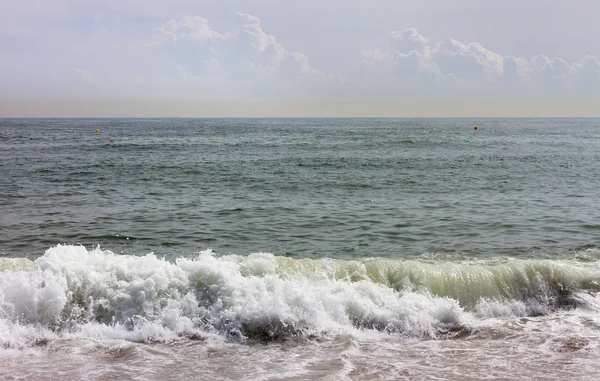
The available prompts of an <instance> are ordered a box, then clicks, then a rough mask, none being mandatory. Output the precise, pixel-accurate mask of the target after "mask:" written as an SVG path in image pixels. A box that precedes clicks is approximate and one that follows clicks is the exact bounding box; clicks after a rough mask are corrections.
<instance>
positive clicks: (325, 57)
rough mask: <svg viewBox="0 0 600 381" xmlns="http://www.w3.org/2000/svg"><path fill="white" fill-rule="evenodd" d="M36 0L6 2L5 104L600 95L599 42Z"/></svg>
mask: <svg viewBox="0 0 600 381" xmlns="http://www.w3.org/2000/svg"><path fill="white" fill-rule="evenodd" d="M1 1H2V0H0V2H1ZM28 1H29V0H24V2H22V3H19V4H20V5H19V7H17V8H14V9H13V10H12V11H11V8H7V7H4V10H5V11H6V12H7V13H5V14H4V15H2V16H0V20H3V21H4V22H3V23H2V26H0V49H2V51H3V52H5V54H6V56H7V57H10V59H5V60H0V100H1V99H4V100H7V99H13V100H15V99H20V100H27V99H31V100H34V99H35V102H38V103H36V104H40V103H39V102H42V100H43V99H67V98H69V99H78V100H81V99H104V100H109V99H113V98H114V99H128V100H130V101H132V102H134V103H135V102H136V101H137V100H140V99H147V100H153V101H156V100H169V101H170V102H175V103H176V102H177V101H178V100H180V101H181V102H184V103H185V102H188V101H206V102H207V103H206V104H213V103H210V102H219V101H245V100H247V101H261V100H264V101H268V102H274V101H276V102H284V103H285V102H292V103H293V102H304V103H303V104H307V105H308V104H313V103H314V102H317V103H318V101H321V100H322V101H326V102H331V104H335V105H336V106H335V107H338V109H342V108H343V106H340V105H341V104H342V103H343V102H344V101H347V102H350V103H347V104H353V105H356V104H357V103H352V102H356V101H361V100H364V101H368V102H377V101H381V102H392V103H393V101H395V100H404V101H409V100H410V101H415V100H427V101H432V102H433V103H432V104H437V105H439V104H440V103H439V102H442V101H446V102H461V101H462V100H474V99H475V100H486V101H490V102H516V103H515V104H518V103H519V102H521V101H523V102H525V101H526V102H529V103H528V104H534V103H535V102H538V101H540V102H547V104H550V102H554V103H552V104H554V105H556V104H560V102H562V101H569V102H572V103H573V104H576V103H577V102H580V103H581V104H584V103H585V104H590V102H592V103H593V102H596V104H597V103H599V102H600V60H599V59H598V58H597V57H598V56H600V52H598V51H597V50H594V49H593V46H590V49H589V52H590V53H595V54H596V55H594V54H587V55H583V56H582V57H580V58H577V56H575V55H571V58H570V59H567V58H561V57H556V56H554V55H552V54H547V55H544V54H531V55H529V56H528V55H526V54H519V55H517V54H512V55H511V52H510V51H503V52H500V51H496V50H499V49H496V50H495V49H493V48H491V47H489V46H486V45H489V44H482V43H479V42H477V41H476V40H477V38H472V39H471V40H469V39H467V38H464V35H463V38H462V39H458V38H453V37H446V36H447V35H452V34H453V33H452V32H448V33H444V34H442V35H441V37H440V35H438V36H437V38H430V37H429V36H426V35H425V34H424V33H421V32H420V31H419V30H418V29H417V28H414V27H408V28H404V27H402V28H399V29H393V28H388V27H385V29H384V28H383V27H382V28H379V29H378V28H375V27H374V26H373V25H370V26H367V25H364V26H362V25H354V28H359V29H361V30H364V35H365V38H364V39H357V34H356V33H355V34H353V35H352V37H350V36H346V35H344V33H343V32H341V31H339V30H336V29H335V28H334V27H333V25H334V24H331V25H332V26H331V29H330V30H329V31H327V32H325V33H323V34H315V33H311V31H310V30H309V29H310V28H311V27H310V25H311V23H310V22H309V21H310V20H304V21H298V22H297V23H296V24H295V25H296V27H295V28H296V29H295V31H294V32H293V33H295V35H296V38H295V39H294V38H290V37H289V34H293V33H292V32H290V33H288V29H287V28H285V27H283V28H282V27H281V24H280V25H279V29H278V28H277V25H278V24H277V21H278V15H276V14H269V13H268V12H265V11H264V10H263V12H261V18H259V17H257V16H256V15H254V14H251V13H243V12H237V13H235V12H232V13H229V14H228V16H227V17H223V16H221V17H217V16H215V14H217V13H218V12H216V11H215V10H214V9H212V10H209V11H210V12H209V13H210V14H211V15H212V16H213V17H208V16H206V14H205V15H203V14H202V12H200V13H196V12H192V13H188V12H185V10H184V9H183V8H181V9H175V8H174V9H173V16H174V17H170V16H169V13H170V8H169V7H166V6H163V5H160V4H159V3H158V2H152V1H150V3H151V4H153V7H154V8H156V7H158V8H156V9H154V8H152V7H150V8H149V9H154V11H152V12H147V13H145V14H144V13H135V9H134V8H135V7H133V6H132V5H131V4H130V3H121V2H116V1H112V0H111V1H109V3H110V6H106V4H105V6H104V7H102V4H103V3H102V2H99V1H98V2H95V3H94V4H95V6H94V7H87V8H86V7H85V6H83V5H79V6H77V7H71V6H67V5H68V4H70V3H69V2H67V1H66V0H64V1H63V0H58V2H57V3H56V4H55V5H54V6H49V5H46V6H45V7H43V8H40V9H37V8H35V7H34V8H35V9H37V10H35V9H34V8H31V9H29V8H28V6H27V4H28ZM136 1H137V0H136ZM232 1H233V0H232ZM84 3H85V2H84ZM150 3H148V4H150ZM180 3H181V2H179V3H178V4H180ZM40 4H41V3H40ZM44 4H45V3H44ZM58 4H63V5H64V6H63V7H60V6H58ZM142 4H145V3H144V2H142V1H138V5H140V6H141V5H142ZM186 4H188V6H187V7H188V8H190V7H194V8H196V10H198V9H201V8H202V6H200V5H198V6H197V7H196V6H194V5H190V4H195V2H192V1H190V2H188V3H186ZM228 4H229V5H230V8H233V9H234V10H235V9H239V5H240V4H237V5H236V6H235V7H233V6H231V4H232V2H229V3H228ZM436 4H437V3H436ZM180 5H181V4H180ZM262 5H265V4H262ZM15 9H16V11H15ZM10 12H13V13H14V14H12V15H11V14H10ZM15 12H16V13H15ZM165 15H167V16H165ZM279 16H281V15H279ZM314 17H317V15H315V16H314ZM315 20H316V19H315ZM315 20H312V21H315ZM321 21H323V20H321ZM348 23H350V20H348V21H347V22H346V24H348ZM421 23H423V22H421ZM343 25H345V24H344V20H343V18H342V19H341V20H336V23H335V26H336V28H341V27H342V26H343ZM299 26H301V27H300V28H299ZM323 28H324V27H323V26H321V30H326V29H323ZM440 29H441V31H442V32H443V30H445V29H444V28H440ZM275 30H278V32H275ZM375 31H376V32H377V34H374V33H375ZM429 32H431V30H429ZM367 35H368V36H367ZM555 35H556V34H553V36H555ZM315 36H317V37H315ZM367 37H368V38H367ZM302 38H304V40H303V39H302ZM315 38H317V39H318V38H322V41H317V40H315ZM473 40H475V41H473ZM557 44H559V42H558V41H557ZM563 44H564V42H563ZM317 45H318V47H319V48H318V49H317V48H313V47H314V46H317ZM492 45H493V44H492ZM544 46H546V47H547V45H544ZM504 48H505V49H506V48H507V46H504ZM508 48H510V46H509V47H508ZM573 57H575V59H573ZM32 102H33V101H32ZM340 102H342V103H340ZM436 102H438V103H436ZM59 103H60V102H59ZM7 104H8V103H7ZM136 104H137V103H136ZM165 104H166V103H165ZM182 104H183V103H182ZM286 104H287V103H286ZM298 104H299V103H298ZM374 104H375V103H373V105H374ZM381 104H384V103H381ZM385 104H391V103H385ZM523 104H525V103H523ZM173 107H175V106H173ZM215 107H216V106H215ZM286 107H287V106H286ZM307 107H308V106H307ZM311 107H313V106H311ZM349 107H350V106H349ZM352 107H354V106H352ZM372 107H374V108H375V106H372ZM386 107H388V106H386ZM390 107H392V106H390ZM438 107H439V106H438ZM511 107H512V106H511ZM586 107H587V106H586ZM590 107H592V106H590ZM592 108H594V107H592ZM24 109H26V107H25V108H24ZM594 109H595V108H594ZM392 111H393V110H392Z"/></svg>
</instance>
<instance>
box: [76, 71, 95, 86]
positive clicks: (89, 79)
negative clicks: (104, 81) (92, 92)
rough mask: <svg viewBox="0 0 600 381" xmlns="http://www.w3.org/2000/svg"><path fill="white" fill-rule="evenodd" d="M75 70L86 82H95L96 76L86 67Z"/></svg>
mask: <svg viewBox="0 0 600 381" xmlns="http://www.w3.org/2000/svg"><path fill="white" fill-rule="evenodd" d="M73 72H75V74H76V75H77V76H78V77H79V78H80V79H81V80H82V81H84V82H88V83H94V82H96V78H95V77H94V75H93V74H92V73H90V72H89V71H87V70H84V69H73Z"/></svg>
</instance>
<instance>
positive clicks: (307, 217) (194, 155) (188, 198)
mask: <svg viewBox="0 0 600 381" xmlns="http://www.w3.org/2000/svg"><path fill="white" fill-rule="evenodd" d="M474 123H478V124H480V125H481V129H480V130H479V131H473V128H472V125H473V124H474ZM599 127H600V120H598V119H589V120H588V119H491V120H462V119H432V120H424V119H415V120H405V119H402V120H394V119H365V120H363V119H314V120H312V119H292V120H290V119H287V120H278V119H258V120H254V119H253V120H246V119H232V120H222V119H207V120H179V119H175V120H128V119H126V120H3V121H0V134H1V135H0V151H1V152H2V157H3V158H2V161H1V162H0V173H2V176H1V178H0V192H1V194H0V202H1V204H0V206H1V207H2V210H3V213H2V216H1V217H0V228H1V229H2V230H1V231H2V235H1V238H0V251H2V252H4V253H6V254H8V255H11V256H14V255H26V254H29V255H33V256H35V255H40V254H43V252H44V251H45V249H47V248H48V247H50V246H53V245H55V244H57V243H81V244H84V245H86V246H89V245H96V244H100V245H101V246H103V247H107V248H110V249H112V250H116V251H123V252H126V253H140V252H147V251H154V252H157V253H163V254H176V253H183V254H187V253H189V252H190V251H193V250H199V249H206V248H209V247H211V248H213V249H214V250H215V251H217V252H218V253H229V252H231V253H237V254H247V253H250V252H255V251H266V252H271V253H275V254H284V255H291V256H295V257H323V256H326V257H335V258H357V257H358V258H359V257H364V256H385V257H392V258H404V257H409V256H415V255H421V254H423V253H424V252H436V253H439V252H444V253H448V252H450V253H461V254H468V255H477V256H492V255H514V256H517V255H531V254H532V253H535V255H538V252H540V251H541V252H550V253H555V252H556V251H561V250H566V249H569V248H573V247H579V246H582V245H588V244H597V243H598V241H599V239H600V223H599V222H598V221H599V217H600V209H599V208H595V205H597V204H598V201H599V200H600V193H599V192H598V191H597V189H598V184H599V180H598V178H599V175H600V166H598V165H597V162H598V159H599V157H600V153H599V152H600V128H599ZM96 128H98V129H99V130H100V133H94V130H95V129H96Z"/></svg>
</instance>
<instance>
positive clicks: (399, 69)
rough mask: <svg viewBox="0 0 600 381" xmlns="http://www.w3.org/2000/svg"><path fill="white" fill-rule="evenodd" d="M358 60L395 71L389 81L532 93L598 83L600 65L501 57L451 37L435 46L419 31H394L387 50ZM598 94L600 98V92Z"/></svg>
mask: <svg viewBox="0 0 600 381" xmlns="http://www.w3.org/2000/svg"><path fill="white" fill-rule="evenodd" d="M360 60H361V61H362V63H363V64H364V65H365V66H366V67H371V68H372V67H373V66H376V68H380V69H385V68H386V67H387V68H389V69H391V72H390V73H389V79H390V80H391V79H392V77H394V79H395V80H400V81H408V82H410V81H414V80H419V81H423V80H425V79H429V80H430V81H429V82H430V83H438V84H439V83H442V82H443V83H445V84H447V85H450V84H452V85H457V84H460V85H463V86H465V85H466V86H467V87H470V88H475V87H477V86H480V87H485V86H488V87H489V86H490V85H494V86H496V87H498V86H499V87H503V86H509V85H513V86H514V85H516V84H519V85H521V86H529V88H532V87H536V86H537V87H547V86H567V87H568V86H573V85H581V86H586V85H590V84H592V83H594V84H595V83H598V82H599V81H600V62H599V61H598V59H597V58H596V57H593V56H586V57H585V58H583V59H582V60H580V61H576V62H567V61H566V60H564V59H561V58H549V57H546V56H543V55H538V56H535V57H533V58H531V59H527V58H524V57H514V56H503V55H501V54H499V53H497V52H494V51H492V50H490V49H487V48H485V47H483V46H482V45H481V44H479V43H476V42H471V43H463V42H460V41H457V40H455V39H453V38H446V39H444V40H443V41H441V42H438V43H437V44H434V45H432V44H431V43H430V42H429V40H428V39H427V38H426V37H425V36H423V35H421V34H420V33H419V32H418V31H417V30H416V29H415V28H408V29H405V30H397V31H393V32H392V33H391V34H390V39H389V50H380V49H369V50H363V51H362V52H360ZM432 81H433V82H432ZM587 88H590V89H592V90H593V89H594V88H592V87H590V86H587ZM596 91H597V92H598V93H600V89H597V88H596Z"/></svg>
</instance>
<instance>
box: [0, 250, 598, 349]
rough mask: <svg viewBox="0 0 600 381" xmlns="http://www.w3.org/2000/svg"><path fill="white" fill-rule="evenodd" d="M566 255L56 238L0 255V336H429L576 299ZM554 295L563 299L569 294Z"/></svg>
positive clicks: (586, 282) (584, 276)
mask: <svg viewBox="0 0 600 381" xmlns="http://www.w3.org/2000/svg"><path fill="white" fill-rule="evenodd" d="M586 266H587V267H585V268H584V267H581V266H579V265H578V264H577V263H571V262H567V261H525V260H504V261H500V262H497V263H485V262H473V263H466V262H465V263H442V262H440V263H424V262H418V261H401V260H384V259H368V260H356V261H351V260H334V259H320V260H310V259H293V258H287V257H281V256H275V255H272V254H267V253H255V254H251V255H248V256H241V255H227V256H216V255H215V254H214V253H213V252H211V251H202V252H200V253H197V254H196V255H195V256H194V257H190V258H178V259H176V260H174V261H168V260H166V259H162V258H159V257H157V256H156V255H154V254H147V255H144V256H132V255H118V254H114V253H112V252H110V251H107V250H101V249H100V248H95V249H93V250H89V251H88V250H87V249H86V248H84V247H82V246H69V245H58V246H56V247H52V248H50V249H48V250H47V251H46V253H45V254H44V255H43V256H42V257H39V258H37V259H36V260H35V261H29V260H24V259H1V260H0V332H1V333H0V344H1V345H3V346H4V347H24V346H31V345H36V344H40V343H44V342H47V341H48V340H55V339H59V338H63V339H74V338H97V339H124V340H130V341H141V342H147V341H164V340H174V339H177V338H178V337H182V336H184V337H191V338H205V337H208V336H211V337H218V338H221V339H222V340H237V341H245V340H248V339H261V340H278V339H287V338H290V337H300V338H306V337H313V336H315V335H316V336H322V335H332V334H333V335H335V334H350V335H359V334H361V333H365V332H376V333H378V334H385V335H397V336H400V337H415V338H437V337H440V336H441V335H444V334H447V333H448V332H456V331H460V330H463V329H467V328H465V327H468V326H469V325H471V324H473V322H474V321H476V320H477V319H483V318H489V317H498V318H510V317H518V316H536V315H543V314H548V313H551V312H552V311H554V310H556V309H558V308H563V307H568V308H572V307H583V308H587V307H589V303H583V302H582V303H580V304H578V303H577V301H582V300H584V299H582V298H578V297H577V294H578V293H579V292H583V291H582V290H587V291H595V290H596V289H597V285H598V283H597V281H598V279H600V276H599V274H600V272H599V271H598V269H597V267H594V266H591V265H590V264H589V263H588V264H586ZM565 300H571V301H573V300H574V302H573V303H571V304H569V303H565V302H564V301H565Z"/></svg>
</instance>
